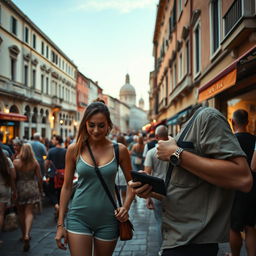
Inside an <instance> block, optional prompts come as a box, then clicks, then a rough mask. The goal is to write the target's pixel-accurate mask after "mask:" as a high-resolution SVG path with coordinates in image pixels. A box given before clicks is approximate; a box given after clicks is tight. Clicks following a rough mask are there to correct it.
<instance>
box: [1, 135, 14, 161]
mask: <svg viewBox="0 0 256 256" xmlns="http://www.w3.org/2000/svg"><path fill="white" fill-rule="evenodd" d="M3 139H4V133H3V132H1V131H0V148H2V149H4V150H5V152H8V155H7V156H8V157H11V156H12V154H13V153H12V151H11V149H10V147H9V146H7V145H5V144H3Z"/></svg>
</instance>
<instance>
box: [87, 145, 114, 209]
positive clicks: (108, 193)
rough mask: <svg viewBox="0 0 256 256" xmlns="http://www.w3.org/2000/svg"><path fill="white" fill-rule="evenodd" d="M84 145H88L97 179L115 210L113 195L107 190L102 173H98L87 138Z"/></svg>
mask: <svg viewBox="0 0 256 256" xmlns="http://www.w3.org/2000/svg"><path fill="white" fill-rule="evenodd" d="M86 145H87V147H88V150H89V153H90V156H91V158H92V161H93V163H94V168H95V171H96V174H97V176H98V178H99V180H100V182H101V184H102V186H103V188H104V190H105V192H106V193H107V195H108V197H109V200H110V201H111V203H112V205H113V206H114V209H115V210H116V209H117V205H116V202H115V200H114V199H113V197H112V195H111V193H110V191H109V189H108V186H107V184H106V183H105V180H104V178H103V177H102V175H101V173H100V170H99V168H98V166H97V163H96V161H95V158H94V156H93V153H92V150H91V147H90V145H89V142H88V140H86Z"/></svg>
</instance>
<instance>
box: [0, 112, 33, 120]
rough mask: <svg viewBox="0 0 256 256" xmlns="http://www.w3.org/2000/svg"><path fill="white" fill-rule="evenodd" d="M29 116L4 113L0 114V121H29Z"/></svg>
mask: <svg viewBox="0 0 256 256" xmlns="http://www.w3.org/2000/svg"><path fill="white" fill-rule="evenodd" d="M27 119H28V118H27V116H25V115H21V114H16V113H4V112H0V120H8V121H27Z"/></svg>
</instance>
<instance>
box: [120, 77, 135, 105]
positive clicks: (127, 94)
mask: <svg viewBox="0 0 256 256" xmlns="http://www.w3.org/2000/svg"><path fill="white" fill-rule="evenodd" d="M119 98H120V100H121V101H123V102H124V103H126V104H128V105H129V106H134V105H136V91H135V89H134V87H133V86H132V85H131V84H130V77H129V74H126V77H125V84H124V85H123V86H122V87H121V89H120V92H119Z"/></svg>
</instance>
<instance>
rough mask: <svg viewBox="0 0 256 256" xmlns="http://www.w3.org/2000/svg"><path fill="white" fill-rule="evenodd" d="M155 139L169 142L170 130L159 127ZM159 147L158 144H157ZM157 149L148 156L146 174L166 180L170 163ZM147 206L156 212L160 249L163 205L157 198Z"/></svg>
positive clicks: (152, 149)
mask: <svg viewBox="0 0 256 256" xmlns="http://www.w3.org/2000/svg"><path fill="white" fill-rule="evenodd" d="M155 138H156V140H157V141H159V140H168V130H167V127H166V126H164V125H159V126H158V127H157V128H156V130H155ZM156 145H157V144H156ZM156 153H157V152H156V147H152V148H151V149H150V150H149V151H148V152H147V154H146V159H145V162H144V172H146V173H147V174H149V175H152V176H154V177H157V178H160V179H163V180H164V179H165V177H166V173H167V170H168V167H169V162H167V161H162V160H159V159H158V158H157V156H156ZM146 206H147V208H148V209H150V210H153V211H154V216H155V220H156V225H157V233H156V238H157V239H158V241H159V249H160V247H161V244H162V203H161V201H160V200H157V199H155V198H151V197H149V198H147V201H146Z"/></svg>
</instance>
